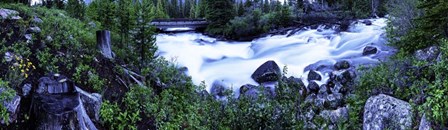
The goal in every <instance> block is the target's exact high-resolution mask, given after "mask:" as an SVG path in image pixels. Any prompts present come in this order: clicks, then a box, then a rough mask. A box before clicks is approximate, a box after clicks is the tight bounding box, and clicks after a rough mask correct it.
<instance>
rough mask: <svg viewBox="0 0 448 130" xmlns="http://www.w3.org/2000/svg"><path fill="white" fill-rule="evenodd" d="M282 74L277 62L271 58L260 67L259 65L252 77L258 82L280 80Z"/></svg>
mask: <svg viewBox="0 0 448 130" xmlns="http://www.w3.org/2000/svg"><path fill="white" fill-rule="evenodd" d="M280 76H281V71H280V68H279V67H278V65H277V63H275V62H274V61H272V60H270V61H267V62H265V63H263V64H262V65H261V66H260V67H258V68H257V70H255V72H254V73H253V74H252V76H251V77H252V79H254V80H255V81H257V82H258V83H265V82H272V81H278V80H279V79H280Z"/></svg>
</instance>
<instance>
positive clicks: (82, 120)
mask: <svg viewBox="0 0 448 130" xmlns="http://www.w3.org/2000/svg"><path fill="white" fill-rule="evenodd" d="M35 92H36V93H34V94H33V98H32V100H33V101H32V103H33V104H32V105H33V114H34V117H35V118H36V122H35V124H36V129H82V130H87V129H89V130H96V127H95V125H94V124H93V122H92V120H91V119H90V117H89V116H88V115H87V112H86V110H85V108H84V105H83V102H82V101H81V97H80V95H81V94H80V93H79V92H78V91H76V88H75V85H74V83H73V82H71V81H70V80H68V79H67V78H66V77H65V76H63V75H59V74H53V75H49V76H47V77H42V78H41V79H39V86H38V88H37V89H36V90H35Z"/></svg>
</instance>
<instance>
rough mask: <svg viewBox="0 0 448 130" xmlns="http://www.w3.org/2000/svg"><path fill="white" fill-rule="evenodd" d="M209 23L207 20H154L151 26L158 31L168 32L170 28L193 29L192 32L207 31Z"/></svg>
mask: <svg viewBox="0 0 448 130" xmlns="http://www.w3.org/2000/svg"><path fill="white" fill-rule="evenodd" d="M208 24H209V23H208V22H207V20H205V19H183V18H176V19H154V20H152V21H151V25H153V26H155V27H156V28H157V29H158V30H166V29H169V28H191V29H192V30H198V29H205V28H206V27H207V26H208Z"/></svg>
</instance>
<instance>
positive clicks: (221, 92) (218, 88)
mask: <svg viewBox="0 0 448 130" xmlns="http://www.w3.org/2000/svg"><path fill="white" fill-rule="evenodd" d="M227 90H228V88H226V86H225V85H224V83H223V82H222V81H215V82H213V84H212V87H211V88H210V94H211V95H212V96H213V97H215V98H223V97H225V96H226V95H227V94H226V91H227Z"/></svg>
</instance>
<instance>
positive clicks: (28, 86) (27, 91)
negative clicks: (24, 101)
mask: <svg viewBox="0 0 448 130" xmlns="http://www.w3.org/2000/svg"><path fill="white" fill-rule="evenodd" d="M31 88H32V86H31V84H25V85H23V86H22V94H23V96H24V97H28V95H29V94H30V91H31Z"/></svg>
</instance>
